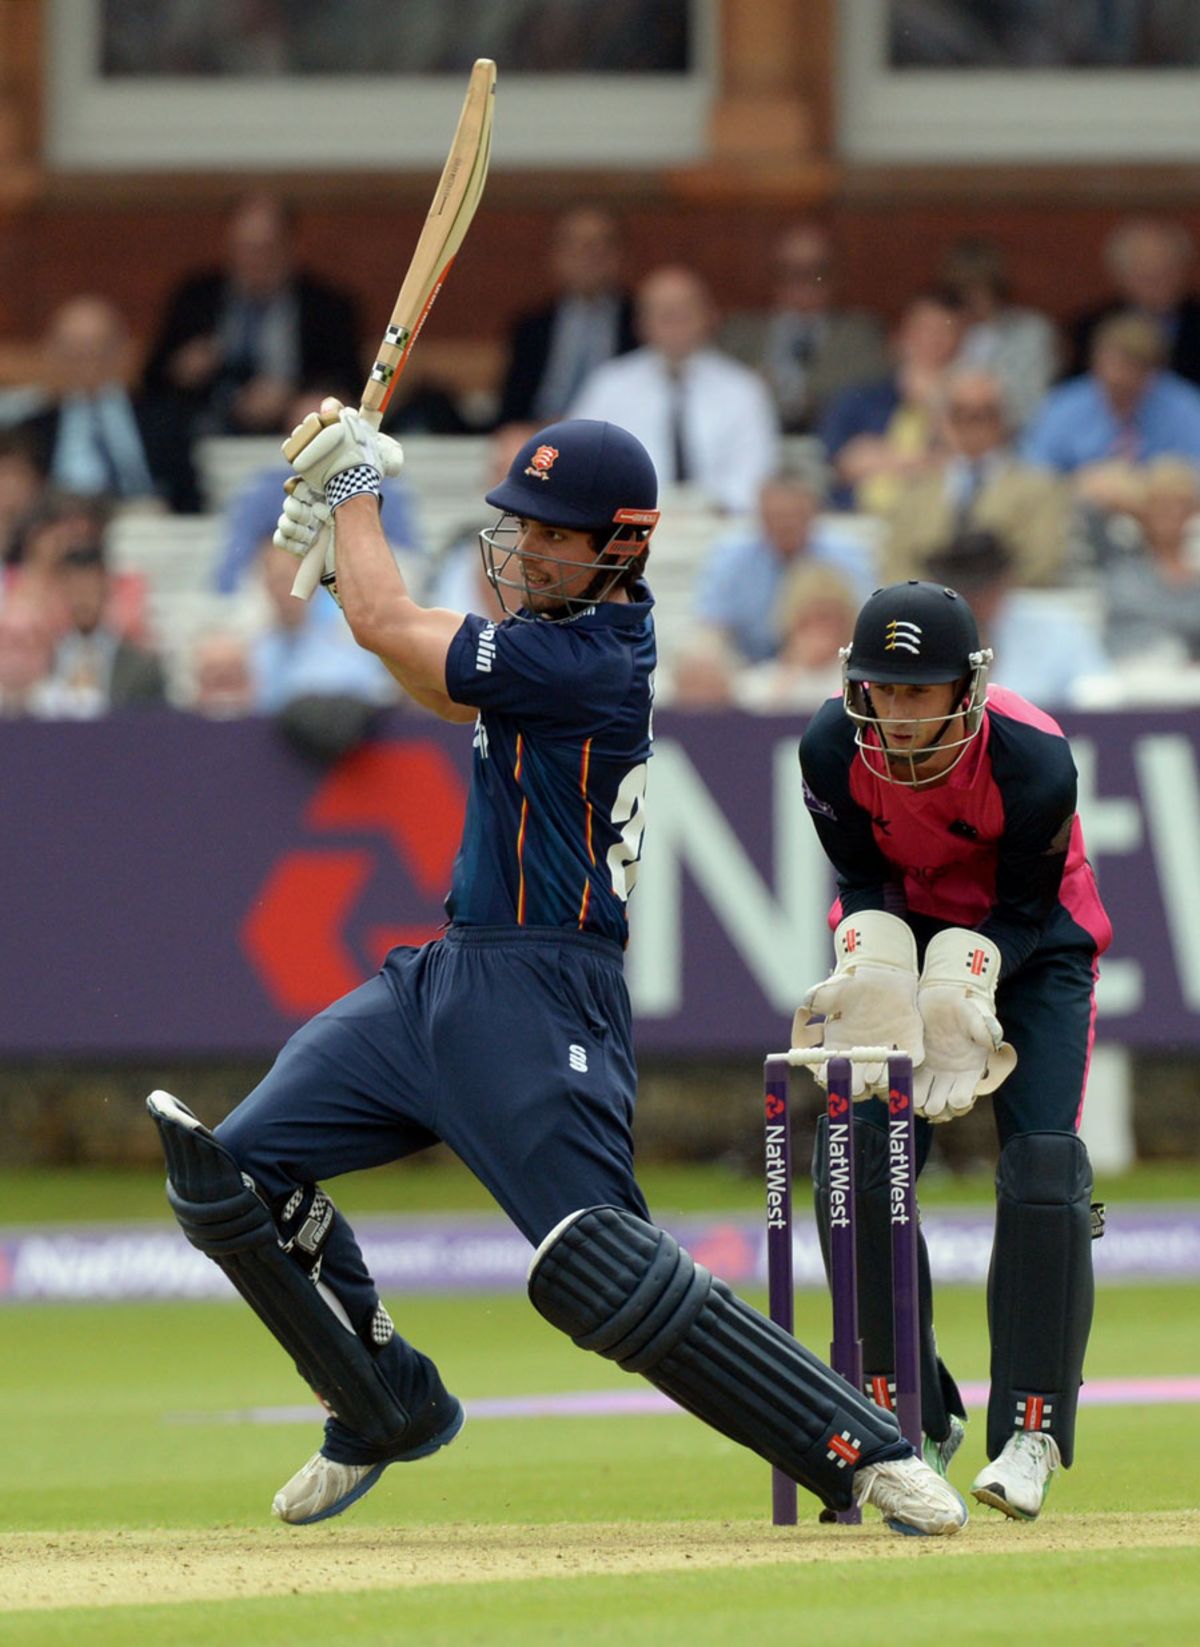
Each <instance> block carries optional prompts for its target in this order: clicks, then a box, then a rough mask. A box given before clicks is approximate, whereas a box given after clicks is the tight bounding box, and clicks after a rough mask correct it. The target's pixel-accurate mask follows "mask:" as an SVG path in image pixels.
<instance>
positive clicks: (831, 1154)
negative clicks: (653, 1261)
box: [825, 1058, 863, 1526]
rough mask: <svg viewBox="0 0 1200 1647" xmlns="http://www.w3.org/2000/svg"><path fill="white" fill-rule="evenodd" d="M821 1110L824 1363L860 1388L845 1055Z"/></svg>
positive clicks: (842, 1515)
mask: <svg viewBox="0 0 1200 1647" xmlns="http://www.w3.org/2000/svg"><path fill="white" fill-rule="evenodd" d="M828 1071H829V1073H828V1094H827V1099H826V1105H825V1112H826V1116H827V1118H828V1127H829V1132H828V1136H827V1138H826V1150H827V1161H828V1174H829V1291H830V1294H831V1297H832V1300H833V1342H832V1344H831V1345H830V1349H829V1364H830V1366H831V1367H832V1368H833V1370H834V1371H835V1372H838V1373H841V1375H842V1377H843V1378H844V1379H846V1380H847V1382H848V1383H850V1384H853V1386H854V1388H855V1389H856V1390H857V1392H858V1394H859V1395H860V1396H861V1395H862V1393H863V1365H862V1339H861V1338H860V1337H859V1332H858V1269H857V1256H856V1253H855V1240H856V1237H857V1224H856V1220H855V1207H854V1104H853V1102H852V1100H851V1096H850V1089H851V1066H850V1060H849V1058H831V1059H830V1060H829V1066H828ZM837 1519H838V1520H839V1521H841V1522H844V1523H846V1524H847V1525H850V1526H858V1525H859V1523H860V1522H861V1521H862V1511H861V1510H860V1509H859V1508H858V1507H857V1505H855V1506H853V1507H852V1508H850V1509H849V1510H839V1511H838V1512H837Z"/></svg>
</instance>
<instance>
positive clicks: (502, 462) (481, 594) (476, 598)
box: [425, 423, 538, 623]
mask: <svg viewBox="0 0 1200 1647" xmlns="http://www.w3.org/2000/svg"><path fill="white" fill-rule="evenodd" d="M537 430H538V425H537V424H536V423H502V424H501V425H500V426H499V428H498V429H495V430H494V431H493V433H492V437H491V440H490V441H489V443H488V458H487V475H486V481H485V486H484V490H485V491H489V492H490V491H491V490H492V489H493V488H494V487H496V486H499V484H500V482H501V481H502V480H503V479H504V477H505V475H507V473H508V471H509V467H510V465H511V464H512V461H513V459H514V458H515V457H516V455H517V453H518V452H519V451H520V450H521V448H522V446H524V444H525V442H526V441H527V440H528V439H529V438H530V436H531V435H534V434H536V433H537ZM495 518H496V517H495V515H494V514H492V515H489V516H487V517H486V518H485V517H483V516H481V517H480V518H479V519H477V520H472V521H464V522H463V524H462V525H461V526H460V527H459V528H458V529H457V530H456V531H455V532H454V533H453V534H452V537H451V539H450V541H449V542H448V543H447V545H446V547H445V548H444V549H443V550H442V551H441V553H440V554H439V555H438V561H437V566H436V568H435V569H434V573H433V577H432V579H431V580H430V587H429V588H428V589H427V590H426V592H425V593H426V597H427V599H428V602H429V605H430V606H436V607H441V608H442V609H443V610H445V611H448V612H473V613H475V614H476V615H477V616H479V617H482V618H495V619H496V621H497V623H499V622H500V621H501V620H502V619H503V618H504V616H505V612H504V607H503V606H502V604H501V602H500V598H499V596H498V595H497V593H496V590H495V589H494V588H493V586H492V584H491V583H490V582H489V581H488V577H487V573H486V571H485V569H484V564H483V555H482V553H481V545H480V541H479V534H480V532H481V530H483V529H484V528H485V527H488V526H491V525H493V524H494V523H495Z"/></svg>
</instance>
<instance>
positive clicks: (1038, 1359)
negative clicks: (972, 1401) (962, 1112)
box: [988, 1132, 1095, 1464]
mask: <svg viewBox="0 0 1200 1647" xmlns="http://www.w3.org/2000/svg"><path fill="white" fill-rule="evenodd" d="M1091 1195H1092V1167H1091V1162H1090V1161H1089V1160H1088V1153H1087V1150H1086V1148H1085V1147H1084V1143H1083V1140H1082V1139H1081V1138H1078V1137H1076V1135H1075V1134H1074V1133H1070V1132H1028V1133H1021V1134H1019V1135H1018V1136H1017V1137H1015V1138H1010V1139H1009V1141H1008V1143H1007V1144H1006V1145H1005V1146H1004V1149H1003V1150H1002V1151H1001V1154H1000V1161H999V1165H998V1166H997V1168H996V1238H995V1242H994V1245H993V1247H992V1263H991V1272H990V1274H989V1277H988V1319H989V1323H990V1326H991V1336H992V1394H991V1400H990V1402H989V1404H988V1457H989V1458H995V1457H997V1456H998V1454H999V1453H1000V1451H1001V1449H1002V1448H1003V1446H1004V1444H1005V1442H1006V1441H1007V1440H1008V1438H1009V1436H1010V1435H1011V1434H1012V1433H1013V1431H1014V1430H1021V1429H1025V1430H1042V1431H1044V1432H1047V1433H1049V1434H1050V1435H1052V1436H1053V1437H1054V1439H1055V1441H1057V1443H1058V1446H1059V1450H1060V1452H1061V1453H1062V1461H1063V1463H1064V1464H1070V1463H1071V1461H1072V1458H1073V1456H1074V1452H1075V1409H1076V1406H1077V1403H1078V1400H1079V1386H1080V1384H1081V1383H1082V1382H1083V1358H1084V1352H1085V1351H1086V1349H1087V1342H1088V1335H1089V1333H1090V1331H1091V1325H1092V1308H1093V1304H1094V1301H1095V1286H1094V1282H1093V1277H1092V1215H1091Z"/></svg>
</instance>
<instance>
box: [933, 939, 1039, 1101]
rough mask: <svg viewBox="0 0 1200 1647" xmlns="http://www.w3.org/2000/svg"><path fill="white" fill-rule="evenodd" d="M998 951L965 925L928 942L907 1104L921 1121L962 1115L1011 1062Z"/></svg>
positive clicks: (1006, 1072)
mask: <svg viewBox="0 0 1200 1647" xmlns="http://www.w3.org/2000/svg"><path fill="white" fill-rule="evenodd" d="M999 981H1000V951H999V950H998V949H997V947H996V945H995V944H994V943H992V941H991V940H990V939H989V938H984V937H981V936H980V934H979V933H978V932H972V931H971V930H970V928H969V927H961V926H953V927H948V928H947V930H946V931H945V932H939V933H938V934H937V936H936V937H935V938H932V939H931V940H930V942H929V946H928V948H927V949H926V951H925V965H924V967H923V968H922V971H921V981H920V984H919V986H918V989H917V1006H918V1008H919V1009H920V1014H921V1020H922V1023H923V1024H924V1026H925V1061H924V1063H923V1064H922V1065H921V1067H920V1068H919V1069H918V1070H917V1071H916V1074H915V1075H914V1077H913V1108H914V1110H916V1112H917V1114H918V1115H923V1116H924V1117H925V1119H926V1120H927V1121H953V1120H954V1119H955V1118H956V1117H957V1116H959V1115H965V1114H966V1113H967V1111H968V1110H969V1109H970V1108H971V1107H972V1105H973V1104H974V1102H975V1100H976V1098H978V1097H979V1096H980V1094H981V1093H985V1092H993V1091H994V1090H995V1089H996V1088H997V1087H998V1086H999V1085H1000V1083H1001V1081H1003V1080H1004V1079H1005V1078H1006V1077H1007V1076H1008V1075H1009V1074H1010V1073H1011V1072H1012V1070H1013V1069H1014V1068H1015V1067H1016V1062H1017V1055H1016V1053H1015V1052H1014V1051H1013V1049H1012V1047H1011V1046H1009V1044H1008V1042H1007V1041H1005V1039H1004V1032H1003V1030H1002V1029H1001V1028H1000V1020H999V1019H998V1018H997V1017H996V1010H995V1008H996V985H997V984H998V983H999Z"/></svg>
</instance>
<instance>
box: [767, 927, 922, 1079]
mask: <svg viewBox="0 0 1200 1647" xmlns="http://www.w3.org/2000/svg"><path fill="white" fill-rule="evenodd" d="M833 947H834V953H835V954H836V956H837V964H836V966H835V968H834V970H833V972H832V973H831V974H830V976H829V977H828V978H826V979H824V980H823V982H821V983H819V984H814V985H813V987H812V988H811V989H810V990H809V991H808V993H807V994H806V995H805V997H804V999H803V1000H802V1001H801V1003H800V1007H799V1010H798V1011H797V1013H796V1017H795V1020H794V1021H793V1024H792V1045H793V1046H794V1047H800V1046H819V1047H824V1048H825V1050H826V1051H828V1052H830V1053H837V1052H848V1051H849V1050H850V1049H851V1048H852V1047H856V1046H857V1047H861V1046H876V1047H880V1046H883V1047H894V1048H896V1049H897V1050H898V1051H900V1052H906V1053H908V1054H909V1055H910V1056H911V1058H912V1061H913V1064H914V1066H915V1065H916V1064H919V1063H920V1061H921V1059H922V1057H923V1056H924V1029H923V1025H922V1022H921V1015H920V1013H919V1012H918V1011H917V945H916V940H915V939H914V937H913V935H912V932H911V930H910V928H909V927H908V926H907V924H906V923H905V922H904V921H902V920H900V918H899V916H896V915H888V914H886V913H885V912H884V911H883V910H879V909H868V910H864V911H863V913H862V914H861V915H847V917H846V918H845V920H844V921H842V922H840V923H839V925H838V929H837V931H836V932H835V933H834V935H833ZM821 1019H823V1020H824V1021H823V1022H821V1021H820V1020H821ZM816 1074H817V1079H818V1081H820V1082H821V1084H822V1086H824V1085H825V1084H826V1079H827V1066H826V1065H824V1064H822V1065H821V1066H820V1068H819V1069H818V1070H817V1072H816ZM886 1091H887V1068H886V1066H885V1065H884V1064H857V1063H856V1064H855V1065H854V1067H853V1078H852V1083H851V1093H852V1095H853V1097H854V1098H855V1099H863V1098H870V1097H872V1096H873V1095H874V1094H875V1093H876V1092H886Z"/></svg>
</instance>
